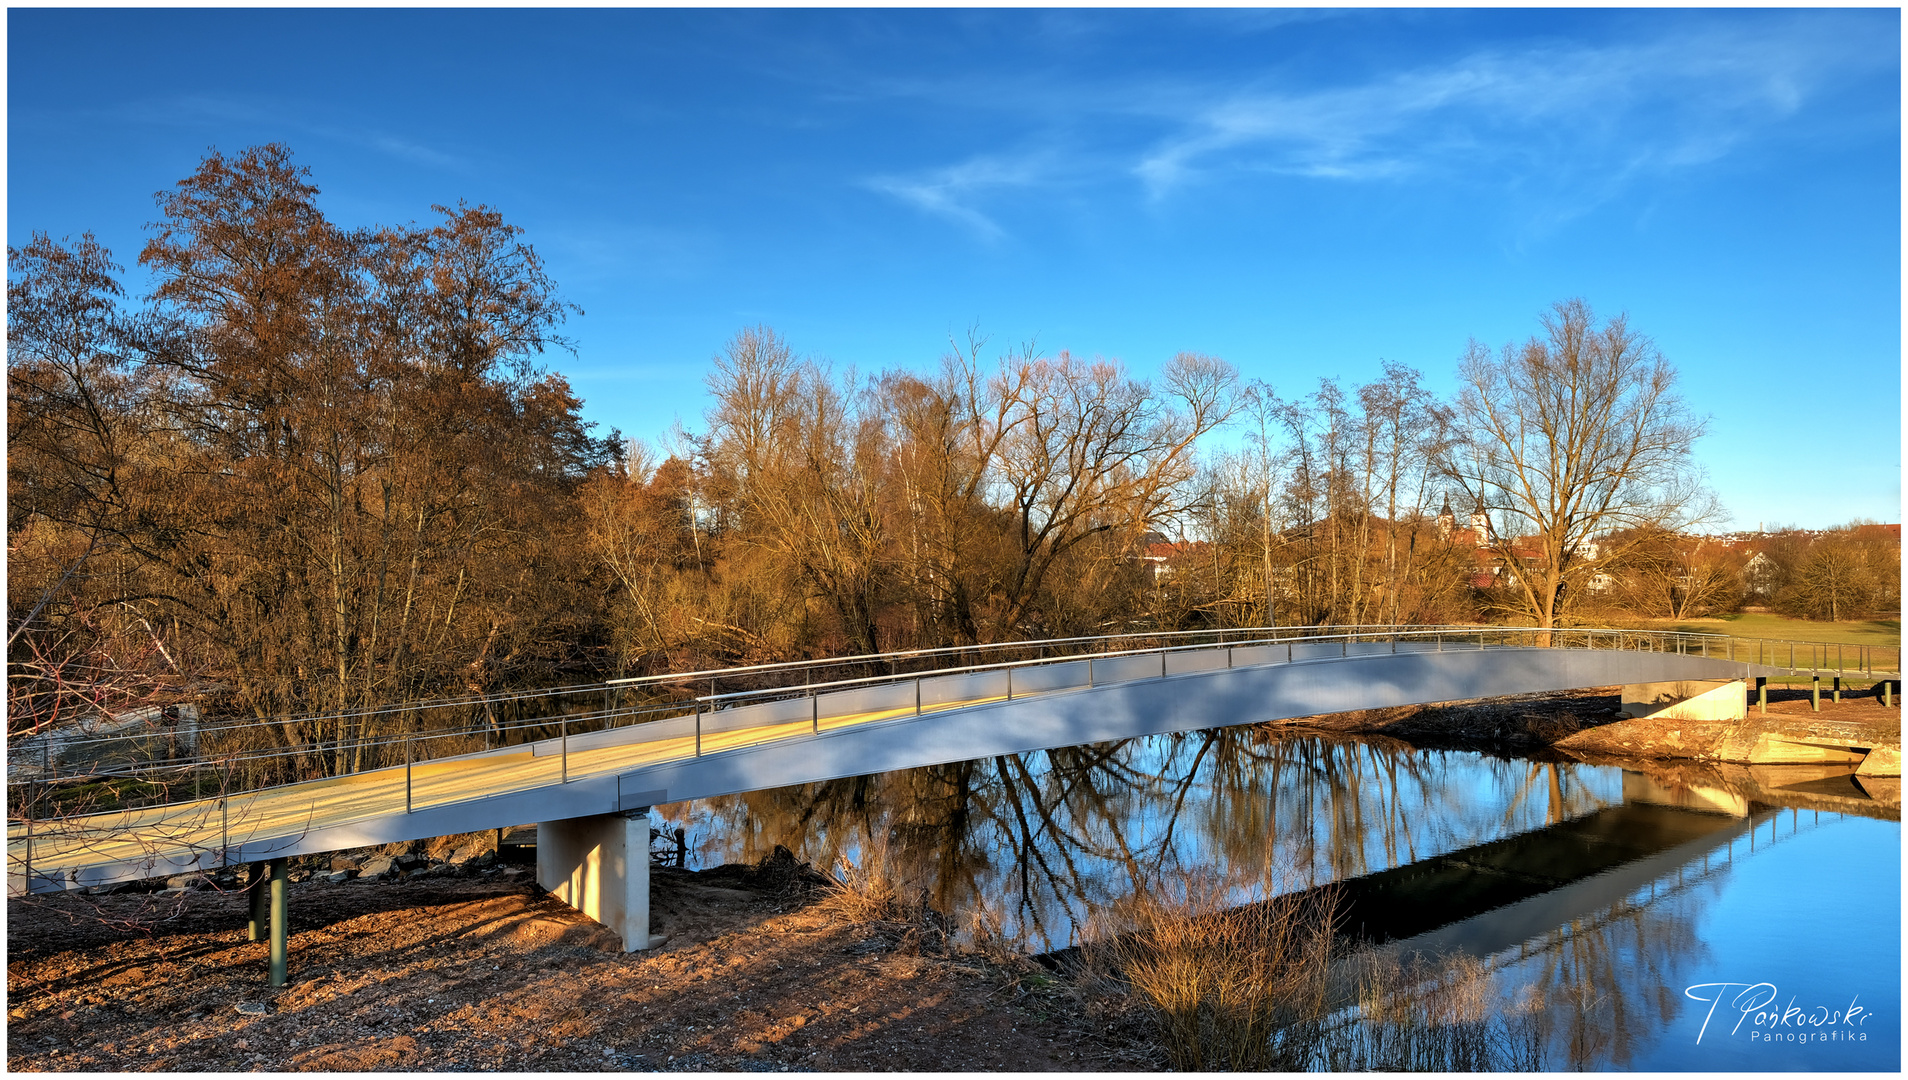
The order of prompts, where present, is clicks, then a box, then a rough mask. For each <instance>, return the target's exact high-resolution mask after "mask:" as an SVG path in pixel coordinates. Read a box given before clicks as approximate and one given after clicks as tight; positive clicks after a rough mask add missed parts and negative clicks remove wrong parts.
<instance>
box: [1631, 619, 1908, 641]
mask: <svg viewBox="0 0 1908 1080" xmlns="http://www.w3.org/2000/svg"><path fill="white" fill-rule="evenodd" d="M1648 622H1649V624H1650V625H1651V626H1652V627H1655V628H1658V629H1663V630H1677V631H1681V632H1683V633H1686V634H1733V635H1735V636H1736V637H1742V638H1767V639H1770V640H1774V641H1839V642H1842V643H1843V644H1846V645H1896V646H1898V645H1900V644H1901V620H1900V619H1871V620H1867V621H1863V622H1853V621H1843V622H1815V621H1813V620H1810V619H1791V618H1789V617H1787V616H1784V615H1773V614H1770V613H1768V612H1762V611H1745V612H1742V613H1739V614H1736V615H1724V616H1721V617H1720V618H1714V619H1682V620H1677V619H1650V620H1648Z"/></svg>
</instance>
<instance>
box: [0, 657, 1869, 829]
mask: <svg viewBox="0 0 1908 1080" xmlns="http://www.w3.org/2000/svg"><path fill="white" fill-rule="evenodd" d="M1400 644H1404V645H1406V646H1408V647H1410V649H1415V650H1427V649H1428V650H1434V651H1443V650H1447V649H1465V648H1477V649H1483V648H1511V647H1538V646H1547V647H1551V648H1581V649H1598V650H1609V649H1617V650H1625V651H1648V652H1674V653H1681V654H1684V655H1701V656H1706V657H1711V658H1715V659H1722V660H1727V661H1731V662H1737V663H1743V664H1746V665H1750V666H1752V667H1754V668H1759V669H1764V670H1765V671H1767V670H1774V671H1787V672H1788V673H1790V674H1791V675H1808V674H1815V675H1834V676H1839V677H1843V678H1847V677H1850V676H1863V677H1874V678H1880V677H1883V676H1887V677H1891V678H1893V677H1898V673H1899V671H1900V668H1901V654H1900V648H1899V647H1898V646H1874V645H1859V644H1841V643H1833V642H1830V643H1823V642H1795V641H1770V640H1764V639H1753V638H1738V637H1733V636H1730V635H1724V634H1692V633H1684V632H1678V631H1667V630H1626V629H1606V628H1579V627H1572V628H1558V629H1550V630H1544V629H1541V628H1536V627H1502V626H1477V625H1445V626H1378V627H1371V626H1359V627H1248V628H1240V629H1225V630H1196V631H1170V632H1158V633H1135V634H1118V635H1107V636H1102V637H1074V638H1055V639H1047V640H1041V641H1015V642H1000V643H994V644H987V645H971V646H954V647H948V648H936V649H914V650H906V651H899V652H890V653H878V654H869V655H862V656H851V657H838V658H826V659H821V660H807V661H791V662H786V663H777V664H757V665H750V666H744V667H733V668H721V669H713V670H706V671H692V672H682V673H670V674H664V675H651V676H644V677H640V678H633V679H619V680H613V681H610V682H605V683H593V684H588V685H583V686H571V687H561V688H557V689H552V690H545V691H525V692H518V693H510V694H494V695H474V696H469V697H462V698H445V699H437V700H431V701H422V702H411V703H405V704H401V705H394V706H386V707H381V708H375V709H362V710H352V711H345V712H336V713H327V714H319V715H310V716H302V717H280V718H268V719H263V720H253V721H246V722H242V723H234V724H223V725H219V724H201V725H200V727H199V729H198V730H197V732H196V741H195V750H196V751H198V752H195V753H192V754H187V755H179V754H178V753H176V746H175V745H174V743H173V741H171V740H168V743H167V753H166V754H165V756H163V757H160V756H159V755H157V754H155V753H153V750H154V746H155V742H156V741H157V740H159V739H160V738H161V733H154V732H142V733H133V734H120V735H112V736H103V737H98V738H91V739H88V738H76V739H65V740H63V741H62V742H61V743H60V750H59V752H58V754H55V753H54V752H53V749H52V746H53V743H52V742H51V741H50V740H48V741H44V742H42V743H41V744H40V747H41V753H40V755H39V756H40V760H39V761H38V762H34V761H32V760H31V756H32V755H31V753H30V751H29V753H28V754H25V755H23V754H19V753H17V752H14V751H10V753H9V779H8V786H9V815H10V817H12V818H14V819H19V818H22V817H28V818H31V817H44V816H46V815H45V814H44V813H42V811H44V810H46V809H53V810H54V812H55V814H58V813H62V812H68V811H67V810H64V809H62V806H63V805H67V804H76V803H83V802H84V801H85V800H84V799H83V798H81V799H62V798H57V797H56V798H54V799H53V800H52V802H53V806H52V807H48V806H46V805H45V802H46V800H45V798H44V795H45V793H46V792H47V791H49V790H52V791H54V792H55V794H56V796H57V793H58V792H60V791H62V790H65V791H71V790H72V789H73V788H75V786H77V785H84V784H106V785H115V784H116V785H118V787H117V788H115V789H114V790H112V791H111V792H110V793H109V795H110V799H109V800H108V801H110V802H111V803H112V805H111V806H110V807H106V806H101V807H99V808H101V809H107V808H109V809H114V810H124V809H129V808H132V807H134V806H135V805H140V806H155V805H169V804H172V803H177V802H189V801H198V800H202V799H205V798H208V797H211V798H226V797H230V796H232V795H235V794H239V793H242V792H245V791H250V790H258V789H262V788H268V787H285V786H293V785H300V784H305V783H318V782H325V781H330V780H335V779H337V778H338V777H339V776H340V775H351V774H353V773H356V772H361V771H372V770H376V769H382V768H395V767H397V766H399V765H402V766H403V768H404V770H405V793H406V798H405V802H406V809H407V810H409V809H411V805H412V773H413V770H414V769H415V768H416V767H417V766H418V765H420V764H424V763H427V762H444V761H450V760H454V759H458V758H469V757H478V756H483V755H486V754H495V753H497V752H499V751H501V750H509V749H513V748H514V750H515V752H519V753H520V752H523V751H525V750H528V751H529V752H531V753H533V754H536V755H538V756H545V755H548V754H552V753H553V754H555V755H556V756H557V757H558V758H559V778H560V782H568V780H569V779H570V776H569V772H570V741H571V739H572V738H573V737H576V736H579V735H601V734H602V733H605V732H617V731H619V730H620V729H625V728H637V727H642V728H645V730H644V731H642V732H634V731H632V732H628V733H627V734H628V735H629V736H630V737H629V738H628V739H627V740H624V739H622V738H620V737H619V738H618V739H617V740H616V741H618V742H621V741H629V742H641V741H649V740H650V739H660V738H669V737H671V735H670V734H669V732H671V731H673V730H675V729H677V728H680V729H681V731H680V736H679V737H682V738H684V739H685V740H686V742H687V744H688V748H689V751H690V753H692V754H693V755H695V756H702V755H703V754H705V753H710V752H720V751H719V750H715V749H711V748H708V747H705V740H706V738H707V737H708V736H710V735H712V734H728V733H731V732H734V731H737V730H747V729H748V728H749V727H752V726H754V727H773V728H776V729H777V730H783V731H784V734H780V735H774V736H771V738H788V737H792V736H791V735H790V734H789V733H787V732H786V729H788V728H789V727H790V726H791V724H792V723H794V722H798V721H794V720H791V718H790V717H789V716H788V715H785V714H786V713H787V712H788V711H789V710H786V709H784V710H782V711H781V712H774V710H772V709H768V708H762V709H756V707H768V706H774V705H776V704H778V703H784V702H788V701H791V700H797V701H801V702H805V703H806V710H807V720H808V727H809V731H808V732H807V733H808V734H810V735H812V736H817V737H818V736H820V735H821V734H822V733H823V724H822V722H823V720H825V719H831V718H833V717H834V716H836V715H837V714H836V713H830V714H828V715H827V716H824V714H823V713H822V703H823V700H824V698H825V697H827V696H837V697H840V698H843V699H844V700H845V696H846V695H849V694H852V692H854V691H860V690H870V689H873V688H878V687H896V686H899V687H902V688H903V690H902V693H901V695H900V700H901V701H902V704H901V705H899V706H895V705H893V704H892V701H893V700H894V697H893V695H890V696H889V698H887V699H884V700H887V701H889V705H888V707H887V711H889V712H891V713H894V714H895V715H897V716H909V717H912V716H919V715H923V714H924V713H925V712H928V711H935V710H938V709H941V708H950V707H956V706H958V705H960V704H972V703H973V701H971V700H968V701H953V702H946V701H938V700H937V701H924V699H923V687H924V684H925V683H926V682H927V681H928V680H949V679H952V678H954V677H959V676H970V677H984V676H990V675H1000V676H1001V679H1000V680H999V682H1000V685H999V686H998V687H996V689H998V690H1001V691H1002V693H992V694H989V695H986V696H988V697H990V698H999V697H1002V696H1005V697H1006V698H1008V699H1010V700H1011V699H1012V698H1013V697H1014V696H1015V694H1016V690H1015V686H1014V673H1015V672H1017V671H1020V672H1028V671H1029V670H1030V669H1039V668H1050V667H1054V666H1055V665H1065V664H1080V663H1081V662H1082V661H1084V671H1083V675H1084V678H1083V680H1082V681H1081V682H1080V683H1078V684H1071V685H1065V686H1061V685H1054V684H1052V683H1051V680H1049V681H1048V683H1047V684H1044V685H1043V684H1042V683H1041V682H1040V680H1039V679H1038V678H1035V679H1033V681H1032V682H1029V680H1028V678H1027V677H1025V676H1023V678H1022V681H1021V688H1020V691H1019V693H1020V694H1021V695H1022V696H1025V695H1026V694H1028V693H1047V692H1055V691H1058V690H1063V689H1079V688H1090V687H1093V686H1097V685H1105V684H1106V683H1107V682H1126V681H1131V679H1132V678H1134V677H1167V676H1170V675H1171V674H1174V673H1175V670H1174V665H1175V658H1182V657H1193V656H1195V655H1196V654H1214V653H1216V651H1217V650H1225V664H1224V665H1223V666H1228V667H1229V666H1232V663H1233V660H1234V658H1235V656H1236V655H1237V654H1238V652H1239V650H1242V649H1244V650H1251V652H1249V653H1248V656H1249V657H1250V658H1251V662H1252V663H1267V662H1294V661H1296V660H1301V659H1329V658H1330V654H1331V651H1332V648H1333V647H1334V646H1336V648H1337V651H1338V655H1339V656H1341V657H1343V656H1350V655H1352V653H1353V652H1354V649H1355V650H1356V651H1357V652H1358V653H1359V654H1360V655H1368V654H1370V653H1371V652H1373V651H1374V650H1375V649H1377V648H1378V647H1381V646H1388V647H1389V649H1390V650H1392V651H1396V650H1397V648H1398V646H1399V645H1400ZM1268 650H1269V651H1268ZM1279 651H1283V653H1284V656H1283V657H1282V658H1281V657H1278V656H1277V655H1276V654H1277V653H1278V652H1279ZM1151 656H1157V657H1158V658H1159V668H1158V673H1157V675H1149V676H1139V675H1133V674H1129V672H1136V671H1138V666H1137V665H1136V664H1135V663H1134V662H1133V661H1134V658H1139V657H1151ZM950 659H951V660H954V661H956V662H955V663H953V664H951V665H950V664H948V663H947V661H948V660H950ZM1119 661H1124V662H1125V663H1124V664H1123V665H1121V666H1119V667H1117V668H1112V667H1109V666H1108V665H1109V662H1119ZM1204 662H1205V663H1206V667H1204V668H1198V670H1211V669H1212V668H1215V667H1219V666H1221V665H1219V664H1218V663H1216V662H1215V661H1211V660H1207V661H1204ZM1149 670H1150V669H1149ZM1180 670H1193V668H1191V667H1186V666H1184V663H1183V662H1182V666H1181V668H1180ZM857 672H859V673H857ZM704 682H706V683H707V687H708V688H707V692H706V693H702V692H698V691H700V690H701V689H702V684H703V683H704ZM724 682H726V683H727V684H728V685H729V686H730V687H732V689H728V690H724V689H723V688H722V686H723V684H724ZM738 683H741V684H743V685H741V686H740V687H739V688H733V687H736V684H738ZM751 684H752V685H751ZM910 685H911V687H912V708H911V709H910V708H908V707H907V699H908V697H909V695H908V693H907V692H906V688H907V687H909V686H910ZM750 709H756V711H758V712H762V713H764V714H765V715H766V714H768V713H771V712H774V715H773V717H771V718H769V719H765V720H761V721H759V722H757V723H754V724H751V723H748V722H746V721H747V717H745V716H744V715H738V713H739V711H741V710H750ZM795 711H796V712H799V711H800V709H799V708H798V709H796V710H795ZM850 711H851V712H852V711H853V710H850ZM864 711H865V710H864ZM875 711H877V712H879V711H881V710H875ZM527 713H534V714H535V715H526V714H527ZM433 721H436V722H433ZM354 727H355V729H356V734H355V736H354V734H353V729H354ZM378 728H382V729H383V730H382V731H377V730H375V729H378ZM301 730H302V731H304V732H308V733H316V732H320V731H323V732H326V733H327V734H328V735H330V737H329V738H327V737H313V738H308V739H306V740H304V741H294V739H293V738H292V736H293V735H294V734H295V733H297V732H299V731H301ZM591 741H592V742H593V743H596V744H598V745H600V744H601V742H602V740H601V739H594V740H591ZM757 741H758V742H759V741H761V740H757ZM726 743H727V745H724V746H723V747H721V750H729V749H735V748H737V747H738V746H739V745H754V744H753V743H739V742H738V741H737V740H734V739H729V740H726ZM142 751H143V752H144V753H145V758H144V760H141V752H142ZM23 759H24V760H23ZM341 765H356V766H357V767H356V768H346V767H340V766H341ZM96 794H97V793H96ZM94 801H95V802H99V801H100V800H99V799H98V798H95V800H94ZM71 810H80V807H79V806H77V805H72V806H71Z"/></svg>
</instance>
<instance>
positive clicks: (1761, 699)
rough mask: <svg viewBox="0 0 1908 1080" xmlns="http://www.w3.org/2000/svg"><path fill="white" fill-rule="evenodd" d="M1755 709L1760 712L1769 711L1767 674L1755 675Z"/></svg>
mask: <svg viewBox="0 0 1908 1080" xmlns="http://www.w3.org/2000/svg"><path fill="white" fill-rule="evenodd" d="M1756 709H1757V710H1758V711H1761V712H1768V711H1769V677H1768V676H1767V675H1758V676H1756Z"/></svg>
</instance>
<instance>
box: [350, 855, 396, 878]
mask: <svg viewBox="0 0 1908 1080" xmlns="http://www.w3.org/2000/svg"><path fill="white" fill-rule="evenodd" d="M392 865H393V860H392V859H391V857H390V856H389V855H380V856H378V857H377V858H375V859H372V860H371V861H370V862H367V863H365V864H364V865H363V866H362V867H359V868H358V872H359V873H360V874H363V875H364V876H365V877H383V876H384V875H385V874H388V873H390V872H391V869H392Z"/></svg>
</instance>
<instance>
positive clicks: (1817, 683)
mask: <svg viewBox="0 0 1908 1080" xmlns="http://www.w3.org/2000/svg"><path fill="white" fill-rule="evenodd" d="M1809 711H1811V712H1821V711H1822V676H1820V675H1811V676H1809Z"/></svg>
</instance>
